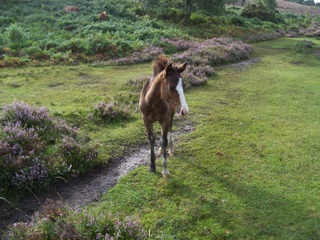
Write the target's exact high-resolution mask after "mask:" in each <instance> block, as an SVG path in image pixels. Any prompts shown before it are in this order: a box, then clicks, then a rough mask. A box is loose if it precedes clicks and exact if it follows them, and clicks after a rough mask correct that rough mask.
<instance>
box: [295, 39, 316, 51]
mask: <svg viewBox="0 0 320 240" xmlns="http://www.w3.org/2000/svg"><path fill="white" fill-rule="evenodd" d="M314 45H315V43H314V42H313V41H311V40H306V39H304V40H302V41H299V42H298V43H297V45H296V47H295V51H296V52H299V53H301V52H305V51H306V50H307V49H309V48H312V47H313V46H314Z"/></svg>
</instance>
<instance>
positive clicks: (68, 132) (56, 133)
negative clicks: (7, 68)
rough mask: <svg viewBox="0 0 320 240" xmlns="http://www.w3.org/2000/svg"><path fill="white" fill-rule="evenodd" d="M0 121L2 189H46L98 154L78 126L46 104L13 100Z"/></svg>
mask: <svg viewBox="0 0 320 240" xmlns="http://www.w3.org/2000/svg"><path fill="white" fill-rule="evenodd" d="M0 122H1V132H0V159H1V163H0V164H1V170H0V179H1V181H0V182H1V185H0V189H1V191H5V190H10V189H11V190H12V189H16V190H17V189H18V190H26V189H32V190H36V191H37V190H39V189H44V188H46V187H48V186H49V185H50V184H52V182H54V181H55V180H56V179H57V178H58V177H66V178H69V177H70V176H75V175H77V174H78V173H79V171H83V169H84V168H88V167H89V166H90V165H91V164H92V162H93V161H94V160H95V159H96V157H97V154H98V152H97V151H96V150H95V149H94V148H93V146H90V145H89V143H88V142H81V141H80V139H79V138H78V135H79V134H78V130H77V129H75V128H72V127H70V126H69V125H68V124H67V123H66V122H65V121H64V120H62V119H59V118H55V117H52V116H51V115H50V114H49V111H48V109H47V108H45V107H39V108H36V107H33V106H30V105H28V104H26V103H23V102H14V103H13V104H9V105H5V106H4V107H3V108H2V113H1V119H0Z"/></svg>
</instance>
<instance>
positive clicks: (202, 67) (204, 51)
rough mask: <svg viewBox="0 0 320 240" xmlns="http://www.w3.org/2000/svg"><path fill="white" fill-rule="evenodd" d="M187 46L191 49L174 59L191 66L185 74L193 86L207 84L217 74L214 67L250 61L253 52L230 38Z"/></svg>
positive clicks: (248, 46) (249, 47)
mask: <svg viewBox="0 0 320 240" xmlns="http://www.w3.org/2000/svg"><path fill="white" fill-rule="evenodd" d="M178 45H180V44H178ZM185 45H187V46H189V49H188V50H187V51H185V52H182V53H177V54H175V55H174V56H173V57H172V59H173V61H174V62H187V63H188V64H189V65H190V67H188V68H187V70H186V71H185V72H184V73H183V74H184V78H185V79H186V80H187V82H188V83H189V84H190V85H191V86H199V85H201V84H203V83H205V82H206V81H207V80H208V77H210V76H212V75H213V74H214V73H215V71H214V69H213V67H214V66H217V65H221V64H226V63H232V62H236V61H240V60H244V59H248V58H249V56H250V54H251V53H252V51H253V49H252V47H251V46H250V45H247V44H244V43H242V42H240V41H234V40H233V39H229V38H213V39H208V40H205V41H203V42H200V43H198V42H193V43H191V42H190V43H189V44H185Z"/></svg>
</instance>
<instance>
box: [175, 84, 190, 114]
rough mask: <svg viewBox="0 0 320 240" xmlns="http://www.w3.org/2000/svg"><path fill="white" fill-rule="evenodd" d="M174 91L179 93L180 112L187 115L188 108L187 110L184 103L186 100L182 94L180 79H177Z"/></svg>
mask: <svg viewBox="0 0 320 240" xmlns="http://www.w3.org/2000/svg"><path fill="white" fill-rule="evenodd" d="M176 90H177V92H178V93H179V97H180V103H181V110H183V111H184V113H185V114H188V112H189V108H188V105H187V102H186V99H185V97H184V93H183V85H182V78H179V82H178V85H177V87H176Z"/></svg>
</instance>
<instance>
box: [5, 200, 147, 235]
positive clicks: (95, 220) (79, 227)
mask: <svg viewBox="0 0 320 240" xmlns="http://www.w3.org/2000/svg"><path fill="white" fill-rule="evenodd" d="M8 229H9V230H8V231H6V233H5V234H4V237H5V239H22V238H23V239H39V240H40V239H110V240H111V239H113V240H117V239H119V240H120V239H128V240H129V239H132V240H136V239H147V234H146V232H145V231H144V230H143V228H142V226H141V223H140V222H139V221H138V220H136V219H134V218H131V217H126V218H124V219H122V218H120V216H115V215H113V214H111V213H108V212H106V211H104V212H101V213H100V214H98V215H93V214H92V213H88V212H86V211H84V212H80V213H74V212H73V211H72V209H70V208H68V207H66V206H64V205H62V204H61V203H59V202H53V201H52V200H48V201H47V202H46V204H45V205H44V206H43V208H42V210H41V211H40V212H36V213H35V214H34V215H33V216H32V220H31V221H29V222H28V223H14V224H12V225H10V226H8Z"/></svg>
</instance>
